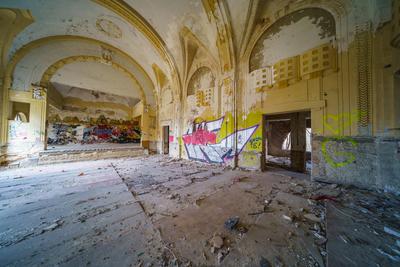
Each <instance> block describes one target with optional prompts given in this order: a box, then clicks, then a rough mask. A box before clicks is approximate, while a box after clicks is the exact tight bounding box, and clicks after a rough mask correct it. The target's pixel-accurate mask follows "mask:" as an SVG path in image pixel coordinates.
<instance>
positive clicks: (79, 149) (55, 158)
mask: <svg viewBox="0 0 400 267" xmlns="http://www.w3.org/2000/svg"><path fill="white" fill-rule="evenodd" d="M147 153H148V151H147V150H146V149H144V148H143V147H142V146H140V144H110V143H104V144H85V145H82V144H70V145H49V146H48V147H47V150H45V151H42V152H40V153H39V161H38V164H39V165H40V164H50V163H60V162H72V161H84V160H98V159H108V158H121V157H135V156H141V155H144V154H147Z"/></svg>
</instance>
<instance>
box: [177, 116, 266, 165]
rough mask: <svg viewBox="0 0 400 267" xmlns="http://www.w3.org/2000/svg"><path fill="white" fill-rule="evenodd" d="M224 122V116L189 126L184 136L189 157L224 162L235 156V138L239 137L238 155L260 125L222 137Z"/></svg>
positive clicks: (211, 161)
mask: <svg viewBox="0 0 400 267" xmlns="http://www.w3.org/2000/svg"><path fill="white" fill-rule="evenodd" d="M223 122H224V117H222V118H220V119H217V120H212V121H203V122H201V123H195V124H193V125H191V127H189V129H188V130H187V133H186V134H185V135H183V136H182V140H183V144H184V146H185V149H186V153H187V156H188V158H189V159H192V160H199V161H204V162H209V163H224V162H226V161H227V160H230V159H232V158H233V157H234V156H235V151H234V147H235V140H236V139H237V149H236V155H238V154H240V152H241V151H242V150H243V148H244V147H245V146H246V144H247V142H248V141H249V140H250V138H251V136H252V135H253V133H254V132H255V131H256V130H257V128H258V125H255V126H252V127H249V128H246V129H241V130H238V131H236V132H234V133H232V134H230V135H227V136H225V137H222V136H221V133H220V132H221V128H222V124H223ZM217 140H220V141H219V142H217Z"/></svg>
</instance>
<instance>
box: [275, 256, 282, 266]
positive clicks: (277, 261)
mask: <svg viewBox="0 0 400 267" xmlns="http://www.w3.org/2000/svg"><path fill="white" fill-rule="evenodd" d="M274 267H283V263H282V260H281V259H280V258H279V257H278V256H276V257H275V258H274Z"/></svg>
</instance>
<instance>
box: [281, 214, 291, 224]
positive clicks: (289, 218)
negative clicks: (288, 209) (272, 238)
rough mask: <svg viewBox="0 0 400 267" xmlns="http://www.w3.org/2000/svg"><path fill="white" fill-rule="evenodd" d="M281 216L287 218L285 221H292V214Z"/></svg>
mask: <svg viewBox="0 0 400 267" xmlns="http://www.w3.org/2000/svg"><path fill="white" fill-rule="evenodd" d="M282 218H283V219H285V220H287V221H290V222H293V217H292V216H288V215H285V214H283V215H282Z"/></svg>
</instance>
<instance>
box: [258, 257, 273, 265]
mask: <svg viewBox="0 0 400 267" xmlns="http://www.w3.org/2000/svg"><path fill="white" fill-rule="evenodd" d="M260 267H271V264H270V263H269V261H268V260H267V259H266V258H264V257H261V260H260Z"/></svg>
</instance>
